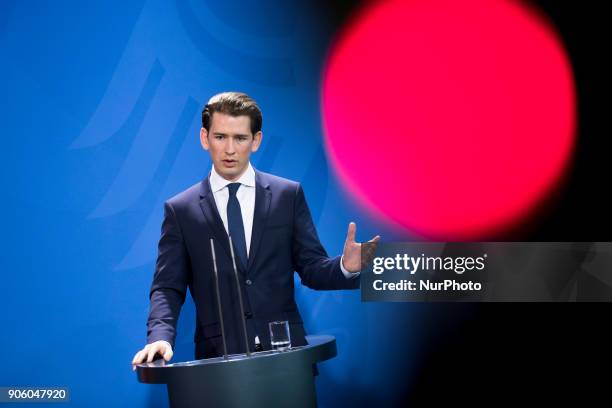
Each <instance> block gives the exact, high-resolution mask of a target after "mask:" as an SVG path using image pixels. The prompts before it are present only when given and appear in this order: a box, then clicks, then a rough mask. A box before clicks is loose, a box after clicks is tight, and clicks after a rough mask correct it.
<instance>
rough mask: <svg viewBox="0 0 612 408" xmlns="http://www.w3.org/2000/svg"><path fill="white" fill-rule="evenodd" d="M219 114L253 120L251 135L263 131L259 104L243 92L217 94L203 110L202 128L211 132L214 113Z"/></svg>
mask: <svg viewBox="0 0 612 408" xmlns="http://www.w3.org/2000/svg"><path fill="white" fill-rule="evenodd" d="M215 112H219V113H224V114H226V115H230V116H242V115H246V116H248V117H249V118H250V119H251V133H252V134H253V135H255V133H257V132H259V131H260V130H261V123H262V116H261V110H260V109H259V106H257V102H255V100H253V99H252V98H251V97H250V96H249V95H247V94H245V93H242V92H222V93H219V94H216V95H215V96H213V97H212V98H210V100H209V101H208V103H207V104H206V106H204V109H203V110H202V127H203V128H204V129H206V131H207V132H208V131H210V124H211V122H212V116H213V113H215Z"/></svg>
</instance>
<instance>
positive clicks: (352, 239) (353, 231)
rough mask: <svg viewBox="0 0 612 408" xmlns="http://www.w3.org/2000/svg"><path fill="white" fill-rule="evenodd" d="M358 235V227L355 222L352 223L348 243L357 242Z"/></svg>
mask: <svg viewBox="0 0 612 408" xmlns="http://www.w3.org/2000/svg"><path fill="white" fill-rule="evenodd" d="M356 233H357V225H356V224H355V223H354V222H350V223H349V226H348V232H347V233H346V241H347V242H355V234H356Z"/></svg>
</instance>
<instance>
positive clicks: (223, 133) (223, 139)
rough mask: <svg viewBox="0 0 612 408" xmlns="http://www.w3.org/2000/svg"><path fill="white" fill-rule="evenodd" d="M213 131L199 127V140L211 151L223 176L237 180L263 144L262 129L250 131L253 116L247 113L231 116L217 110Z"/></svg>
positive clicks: (211, 127)
mask: <svg viewBox="0 0 612 408" xmlns="http://www.w3.org/2000/svg"><path fill="white" fill-rule="evenodd" d="M210 122H211V124H210V130H209V131H208V132H207V131H206V129H204V128H202V129H201V130H200V142H201V143H202V147H203V148H204V149H205V150H208V152H209V153H210V157H211V159H212V161H213V164H214V166H215V170H216V171H217V173H219V175H220V176H221V177H223V178H224V179H226V180H229V181H236V180H238V179H239V178H240V176H242V174H243V173H244V172H245V170H246V168H247V166H248V164H249V157H250V156H251V153H252V152H256V151H257V149H259V145H260V144H261V136H262V134H261V132H257V133H255V134H254V135H253V134H252V133H251V119H250V118H249V117H248V116H246V115H241V116H231V115H226V114H224V113H219V112H215V113H213V115H212V118H211V121H210Z"/></svg>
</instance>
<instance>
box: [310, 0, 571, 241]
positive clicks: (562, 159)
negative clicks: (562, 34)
mask: <svg viewBox="0 0 612 408" xmlns="http://www.w3.org/2000/svg"><path fill="white" fill-rule="evenodd" d="M574 99H575V97H574V85H573V79H572V71H571V67H570V63H569V61H568V57H567V56H566V54H565V52H564V49H563V46H562V44H561V42H560V40H559V39H558V37H557V36H556V35H555V33H554V30H552V29H551V27H550V26H549V25H548V24H547V23H546V21H545V19H543V18H542V17H541V16H540V15H539V14H538V13H537V12H536V11H535V10H533V9H531V8H528V7H527V6H525V5H523V4H521V3H518V2H512V1H487V0H470V1H431V0H428V1H385V2H379V3H374V4H371V5H370V6H368V7H367V8H365V9H363V10H362V11H361V12H360V13H359V14H358V15H357V16H356V18H355V19H353V20H352V22H351V24H349V25H348V26H347V28H346V29H345V30H344V32H343V33H342V35H341V36H340V37H339V39H338V41H337V42H336V43H335V45H334V46H333V47H332V51H331V53H330V55H329V58H328V62H327V66H326V71H325V77H324V83H323V95H322V104H323V121H324V127H325V135H326V145H327V150H328V154H329V156H330V159H331V162H332V163H333V164H334V166H335V168H336V170H337V172H338V173H339V175H340V177H341V180H342V181H343V182H344V184H345V185H346V186H347V187H348V188H349V190H350V191H351V192H352V193H353V194H354V195H355V196H356V197H357V198H358V199H359V200H360V201H361V202H363V203H364V204H365V205H366V206H368V207H369V208H370V209H371V210H373V211H375V212H376V213H377V214H381V215H383V216H384V217H388V218H389V219H391V220H393V221H395V222H396V223H399V224H400V225H402V226H404V227H405V228H407V229H409V230H412V231H414V232H417V233H420V234H423V235H425V236H429V237H432V238H446V239H471V238H479V237H486V236H487V235H488V234H491V233H495V232H499V231H503V230H504V229H506V228H508V227H509V226H512V225H514V224H515V223H516V222H518V221H520V220H521V219H522V218H523V217H525V216H526V215H527V214H529V212H530V210H533V208H534V207H535V205H536V204H537V203H538V202H540V201H541V200H542V199H543V198H545V197H546V195H547V193H549V192H550V191H551V189H552V188H553V187H554V186H555V185H556V183H557V182H558V181H559V178H560V176H561V175H562V173H563V170H564V169H565V167H566V165H567V162H568V159H569V157H570V155H571V152H572V150H573V146H574V129H575V120H576V119H575V101H574Z"/></svg>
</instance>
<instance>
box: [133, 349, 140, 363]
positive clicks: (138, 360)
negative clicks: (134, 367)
mask: <svg viewBox="0 0 612 408" xmlns="http://www.w3.org/2000/svg"><path fill="white" fill-rule="evenodd" d="M141 354H142V350H141V351H139V352H138V353H136V355H135V356H134V358H133V359H132V364H139V363H141V362H142V357H141Z"/></svg>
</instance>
